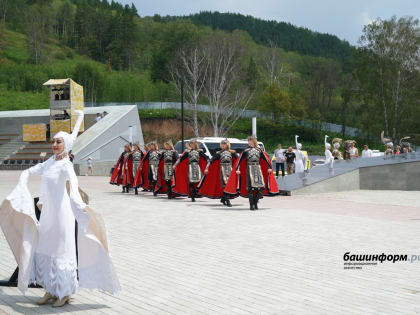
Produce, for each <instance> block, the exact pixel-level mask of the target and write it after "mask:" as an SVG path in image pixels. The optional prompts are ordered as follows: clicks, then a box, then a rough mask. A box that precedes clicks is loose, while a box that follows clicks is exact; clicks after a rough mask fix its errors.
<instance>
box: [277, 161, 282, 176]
mask: <svg viewBox="0 0 420 315" xmlns="http://www.w3.org/2000/svg"><path fill="white" fill-rule="evenodd" d="M279 167H280V168H281V176H284V163H276V176H279Z"/></svg>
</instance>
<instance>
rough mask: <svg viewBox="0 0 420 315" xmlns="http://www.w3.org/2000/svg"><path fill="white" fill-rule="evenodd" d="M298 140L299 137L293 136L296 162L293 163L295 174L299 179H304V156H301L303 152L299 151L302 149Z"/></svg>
mask: <svg viewBox="0 0 420 315" xmlns="http://www.w3.org/2000/svg"><path fill="white" fill-rule="evenodd" d="M298 138H299V136H298V135H296V136H295V143H296V153H295V154H296V161H295V173H296V174H298V175H299V177H305V175H306V174H305V171H306V170H307V168H306V164H307V161H306V156H305V154H303V152H302V151H301V149H302V144H301V143H298Z"/></svg>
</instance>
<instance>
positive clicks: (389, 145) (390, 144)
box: [381, 131, 394, 148]
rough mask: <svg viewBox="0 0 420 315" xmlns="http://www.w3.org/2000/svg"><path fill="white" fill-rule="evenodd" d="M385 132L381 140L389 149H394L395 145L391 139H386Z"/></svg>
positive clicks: (382, 133)
mask: <svg viewBox="0 0 420 315" xmlns="http://www.w3.org/2000/svg"><path fill="white" fill-rule="evenodd" d="M384 133H385V132H384V131H382V132H381V140H382V142H383V143H384V144H385V145H386V146H387V147H388V148H393V147H394V144H393V143H392V141H391V139H390V138H385V137H384Z"/></svg>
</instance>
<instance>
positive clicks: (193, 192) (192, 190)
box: [190, 185, 195, 202]
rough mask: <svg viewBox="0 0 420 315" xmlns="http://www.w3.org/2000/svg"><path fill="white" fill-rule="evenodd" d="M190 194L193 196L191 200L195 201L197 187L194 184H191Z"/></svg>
mask: <svg viewBox="0 0 420 315" xmlns="http://www.w3.org/2000/svg"><path fill="white" fill-rule="evenodd" d="M190 196H191V201H192V202H195V189H194V186H193V185H190Z"/></svg>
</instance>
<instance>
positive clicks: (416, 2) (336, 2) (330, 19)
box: [114, 0, 420, 45]
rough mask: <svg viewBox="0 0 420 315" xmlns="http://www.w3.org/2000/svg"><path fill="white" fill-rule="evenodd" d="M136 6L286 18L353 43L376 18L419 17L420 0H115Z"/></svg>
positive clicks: (145, 12) (143, 10) (147, 11)
mask: <svg viewBox="0 0 420 315" xmlns="http://www.w3.org/2000/svg"><path fill="white" fill-rule="evenodd" d="M114 1H115V0H114ZM116 1H118V2H120V3H122V4H131V3H134V5H135V6H136V8H137V11H138V13H139V15H140V16H152V15H154V14H159V15H188V14H190V13H198V12H200V11H219V12H232V13H241V14H244V15H252V16H254V17H258V18H262V19H265V20H276V21H279V22H280V21H283V22H289V23H291V24H294V25H296V26H302V27H306V28H308V29H310V30H313V31H318V32H321V33H329V34H334V35H337V36H338V37H339V38H340V39H345V40H347V41H348V42H350V43H351V44H352V45H356V44H357V40H358V39H359V37H360V35H361V34H362V29H363V26H364V25H366V24H369V23H370V22H371V21H372V20H375V19H377V18H381V19H388V18H390V17H392V16H393V15H396V16H397V17H402V16H407V15H410V16H414V17H415V18H420V0H206V1H205V0H189V1H188V0H153V1H150V0H116Z"/></svg>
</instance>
